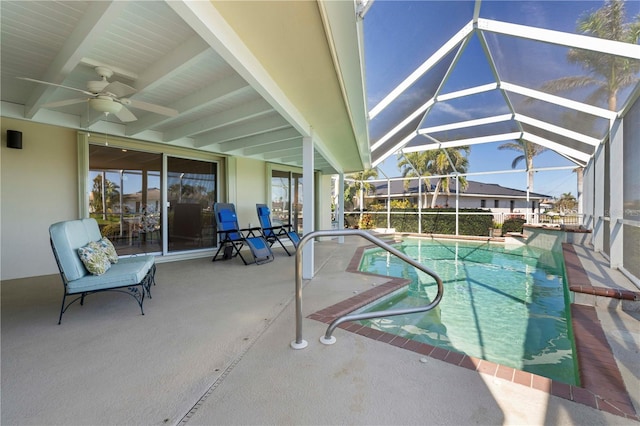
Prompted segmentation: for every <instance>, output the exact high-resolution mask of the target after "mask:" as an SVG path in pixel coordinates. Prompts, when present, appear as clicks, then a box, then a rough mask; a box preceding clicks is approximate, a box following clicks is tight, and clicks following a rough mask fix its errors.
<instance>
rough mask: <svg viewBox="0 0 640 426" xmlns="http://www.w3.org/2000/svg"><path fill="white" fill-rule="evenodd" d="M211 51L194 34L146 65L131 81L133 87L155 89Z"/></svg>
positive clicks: (140, 89)
mask: <svg viewBox="0 0 640 426" xmlns="http://www.w3.org/2000/svg"><path fill="white" fill-rule="evenodd" d="M212 53H213V52H212V50H211V48H210V47H209V45H208V44H207V43H205V42H204V40H202V39H201V38H200V37H198V36H197V35H194V36H192V37H191V38H189V39H188V40H187V41H186V42H184V43H182V44H181V45H180V46H178V47H176V48H175V49H174V50H173V51H171V53H169V54H168V55H165V56H163V57H162V58H160V60H158V61H156V62H155V63H154V64H152V65H150V66H149V67H147V69H146V71H145V72H143V73H142V74H140V75H139V76H138V79H137V80H136V81H135V82H134V83H133V87H135V88H136V89H138V90H139V91H142V90H152V89H155V88H157V87H158V86H160V85H162V84H164V83H165V82H166V81H168V80H170V79H171V78H173V77H175V76H176V75H178V74H180V73H181V72H183V71H184V70H187V69H189V68H190V67H192V66H193V65H194V64H197V63H198V62H199V61H201V60H202V59H203V58H204V57H206V56H207V55H210V54H212Z"/></svg>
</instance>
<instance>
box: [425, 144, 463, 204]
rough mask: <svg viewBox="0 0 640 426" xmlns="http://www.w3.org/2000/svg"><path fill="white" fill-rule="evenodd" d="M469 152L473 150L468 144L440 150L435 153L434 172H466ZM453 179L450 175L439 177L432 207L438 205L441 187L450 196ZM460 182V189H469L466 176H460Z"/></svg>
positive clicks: (442, 173)
mask: <svg viewBox="0 0 640 426" xmlns="http://www.w3.org/2000/svg"><path fill="white" fill-rule="evenodd" d="M469 152H471V148H469V147H468V146H460V147H457V148H445V149H441V150H439V151H438V152H437V153H436V154H435V158H434V160H433V166H432V170H433V174H437V175H450V174H452V173H456V172H457V173H464V172H466V171H467V168H468V167H469V158H468V157H469ZM452 163H453V164H452ZM451 179H452V178H451V177H449V176H447V177H445V178H440V179H438V183H436V187H435V189H434V191H433V198H432V199H431V208H435V207H436V201H437V199H438V192H439V190H440V188H442V190H443V191H444V192H445V193H446V194H447V197H448V196H449V194H450V193H451V190H450V189H451ZM458 184H459V188H460V190H464V189H467V186H468V185H469V184H468V182H467V179H466V178H465V177H464V176H458Z"/></svg>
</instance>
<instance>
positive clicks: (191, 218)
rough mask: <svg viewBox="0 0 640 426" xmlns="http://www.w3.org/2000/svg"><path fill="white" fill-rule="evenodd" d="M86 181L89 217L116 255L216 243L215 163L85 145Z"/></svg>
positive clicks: (198, 246) (216, 182) (179, 249)
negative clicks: (98, 227)
mask: <svg viewBox="0 0 640 426" xmlns="http://www.w3.org/2000/svg"><path fill="white" fill-rule="evenodd" d="M125 146H126V145H125ZM165 157H166V160H165ZM163 161H164V164H166V170H163ZM164 176H166V182H163V179H164ZM88 179H89V180H88V193H89V197H88V198H89V216H90V217H93V218H95V219H96V220H97V221H98V224H99V226H100V230H101V232H102V235H104V236H106V237H108V238H109V239H110V240H111V241H112V242H113V243H114V245H115V247H116V251H117V252H118V254H119V255H131V254H137V253H158V254H161V253H165V251H166V252H183V251H189V250H200V249H210V248H213V247H215V243H216V241H215V230H214V222H213V213H212V208H213V204H214V203H215V201H216V200H217V196H218V194H217V188H218V163H216V162H214V161H204V160H194V159H187V158H180V157H177V156H169V155H167V154H161V153H153V152H143V151H138V150H134V149H123V148H121V147H115V146H107V145H106V144H105V145H102V144H89V175H88ZM165 186H166V189H165ZM164 194H166V195H164ZM164 197H166V198H164ZM163 199H164V201H163ZM165 216H166V220H164V218H165ZM165 243H166V246H165Z"/></svg>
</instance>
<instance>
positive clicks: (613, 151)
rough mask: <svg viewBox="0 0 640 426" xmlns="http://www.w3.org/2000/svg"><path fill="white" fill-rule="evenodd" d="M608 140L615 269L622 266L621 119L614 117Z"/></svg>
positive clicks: (611, 254)
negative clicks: (619, 220)
mask: <svg viewBox="0 0 640 426" xmlns="http://www.w3.org/2000/svg"><path fill="white" fill-rule="evenodd" d="M609 137H610V140H609V144H610V145H609V148H610V149H609V158H610V162H611V164H609V170H610V172H609V181H610V185H609V188H608V190H609V217H610V218H611V222H610V223H609V230H610V232H611V235H610V238H609V244H610V249H609V267H611V268H614V269H617V268H618V267H620V266H622V263H623V260H622V257H623V253H624V248H623V232H622V223H618V219H624V193H623V190H624V182H623V178H624V168H623V167H622V166H621V165H622V164H624V152H623V143H622V142H623V126H622V119H619V118H618V119H616V120H615V121H614V123H613V126H612V127H611V133H610V136H609Z"/></svg>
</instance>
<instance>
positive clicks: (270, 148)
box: [230, 136, 302, 156]
mask: <svg viewBox="0 0 640 426" xmlns="http://www.w3.org/2000/svg"><path fill="white" fill-rule="evenodd" d="M294 139H295V140H291V139H289V140H285V141H281V142H274V143H269V144H260V145H255V146H252V147H250V148H245V149H243V150H242V153H243V154H244V155H248V156H252V155H258V154H264V153H265V152H278V151H284V150H286V149H291V148H292V147H295V146H300V147H302V137H300V136H298V137H297V138H294ZM230 143H233V142H230Z"/></svg>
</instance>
